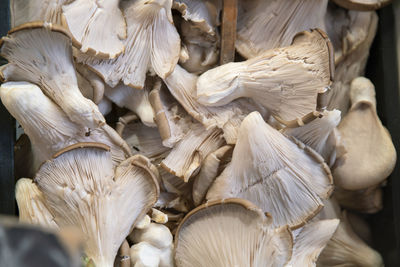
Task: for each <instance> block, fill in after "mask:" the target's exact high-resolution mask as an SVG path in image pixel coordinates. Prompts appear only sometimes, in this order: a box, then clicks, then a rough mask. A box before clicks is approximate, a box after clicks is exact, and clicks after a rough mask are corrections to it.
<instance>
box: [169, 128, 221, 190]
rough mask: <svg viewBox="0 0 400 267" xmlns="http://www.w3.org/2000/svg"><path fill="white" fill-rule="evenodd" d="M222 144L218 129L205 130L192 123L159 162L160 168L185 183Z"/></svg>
mask: <svg viewBox="0 0 400 267" xmlns="http://www.w3.org/2000/svg"><path fill="white" fill-rule="evenodd" d="M224 142H225V140H224V139H223V137H222V132H221V130H220V129H218V128H212V129H209V130H207V129H205V128H204V126H203V125H201V124H200V123H194V124H193V125H192V127H191V128H190V129H189V131H188V133H187V134H186V135H185V137H184V138H183V139H182V140H181V141H180V142H179V143H178V144H176V146H175V147H174V148H173V149H172V150H171V152H170V153H169V154H168V156H167V157H166V158H165V159H164V160H163V161H162V162H161V166H162V167H163V168H164V169H166V170H167V171H168V172H170V173H172V174H173V175H176V176H178V177H180V178H182V179H183V180H184V181H185V182H187V181H189V179H190V178H191V177H192V176H194V175H196V174H197V173H198V171H199V169H200V166H201V163H202V161H203V160H204V158H205V157H206V156H207V155H208V154H209V153H211V152H213V151H215V150H217V149H218V148H219V147H221V146H222V145H223V144H224Z"/></svg>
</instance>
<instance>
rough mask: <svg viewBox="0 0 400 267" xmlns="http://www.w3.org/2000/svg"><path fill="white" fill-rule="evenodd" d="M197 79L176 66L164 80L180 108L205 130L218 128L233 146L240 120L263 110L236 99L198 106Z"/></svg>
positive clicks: (250, 103) (250, 102) (263, 112)
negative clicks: (216, 105) (224, 102)
mask: <svg viewBox="0 0 400 267" xmlns="http://www.w3.org/2000/svg"><path fill="white" fill-rule="evenodd" d="M197 79H198V77H197V76H196V75H194V74H192V73H189V72H187V71H186V70H185V69H183V68H182V67H180V66H179V65H177V66H176V67H175V69H174V71H173V72H172V73H171V75H170V76H168V77H167V78H166V79H164V82H165V83H166V85H167V86H168V89H169V91H170V92H171V94H172V95H173V96H174V98H175V99H176V100H177V101H178V102H179V103H180V104H181V105H182V107H183V108H184V109H185V110H186V111H187V112H188V113H189V114H190V115H191V116H192V117H193V118H194V119H196V120H197V121H199V122H201V123H202V124H203V125H204V126H205V127H206V128H207V129H210V128H213V127H218V128H219V129H222V130H223V135H224V138H225V140H226V142H227V143H228V144H235V143H236V137H237V131H238V129H239V127H240V123H241V122H242V120H243V119H244V118H245V117H246V115H248V114H249V113H250V112H252V111H255V110H257V111H259V112H262V114H263V115H264V114H265V113H266V112H265V109H263V108H262V107H260V106H259V105H257V104H255V103H254V102H252V101H251V100H249V99H237V100H235V101H233V102H231V103H229V104H227V105H224V106H221V107H208V106H204V105H202V104H200V103H199V102H198V101H197V100H196V98H195V95H196V82H197Z"/></svg>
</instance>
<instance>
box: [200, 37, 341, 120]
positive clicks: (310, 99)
mask: <svg viewBox="0 0 400 267" xmlns="http://www.w3.org/2000/svg"><path fill="white" fill-rule="evenodd" d="M331 53H332V54H331ZM333 71H334V66H333V50H332V47H331V44H330V41H329V39H328V37H327V35H326V34H325V33H324V32H322V31H321V30H318V29H316V30H312V31H311V32H301V33H299V34H297V35H296V36H295V38H294V39H293V43H292V45H291V46H288V47H284V48H276V49H272V50H268V51H266V52H265V53H263V54H262V55H260V56H257V57H254V58H252V59H249V60H247V61H244V62H233V63H228V64H225V65H222V66H219V67H216V68H214V69H211V70H209V71H207V72H205V73H203V74H202V75H201V76H200V77H199V79H198V80H197V100H198V101H199V102H200V103H201V104H203V105H207V106H222V105H226V104H228V103H230V102H231V101H232V100H234V99H237V98H240V97H248V98H251V99H252V100H254V101H255V102H257V103H259V104H261V105H262V106H264V107H265V108H266V109H267V110H269V111H270V112H271V113H272V115H274V116H275V117H276V119H278V121H281V122H282V123H284V124H288V123H289V122H290V121H299V120H300V121H301V118H302V117H306V115H308V114H310V113H311V114H312V112H313V111H316V110H317V109H321V108H324V104H323V103H321V99H318V98H319V95H322V94H324V93H325V92H326V90H327V89H328V88H329V86H330V84H331V81H332V79H333ZM320 97H321V96H320ZM321 104H322V106H321Z"/></svg>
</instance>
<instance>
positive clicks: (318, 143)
mask: <svg viewBox="0 0 400 267" xmlns="http://www.w3.org/2000/svg"><path fill="white" fill-rule="evenodd" d="M320 115H321V117H319V118H315V119H314V120H313V121H311V122H309V123H307V124H305V125H303V126H299V127H295V128H289V127H286V128H284V129H283V130H282V132H283V133H285V134H286V135H290V136H294V137H296V138H297V139H299V140H300V141H301V142H303V143H304V144H306V145H308V146H310V147H311V148H313V149H314V150H315V151H316V152H318V153H319V154H320V155H321V156H322V157H323V158H324V159H325V161H326V162H327V163H328V164H329V166H333V164H334V163H335V161H336V157H340V156H342V155H343V154H344V153H345V149H344V147H343V144H342V142H341V140H340V134H339V132H338V131H337V129H336V126H338V124H339V122H340V111H339V110H336V109H335V110H332V111H327V110H325V111H323V112H322V113H321V114H320Z"/></svg>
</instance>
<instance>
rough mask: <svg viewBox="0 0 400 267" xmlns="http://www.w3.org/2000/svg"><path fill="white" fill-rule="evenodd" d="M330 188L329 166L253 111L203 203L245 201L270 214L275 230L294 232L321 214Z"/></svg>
mask: <svg viewBox="0 0 400 267" xmlns="http://www.w3.org/2000/svg"><path fill="white" fill-rule="evenodd" d="M332 189H333V184H332V176H331V173H330V170H329V167H328V166H327V165H326V163H325V162H324V161H323V159H322V157H321V156H320V155H319V154H317V153H316V152H315V151H314V150H312V149H311V148H309V147H307V146H305V145H304V144H302V143H300V142H299V141H297V140H295V139H293V138H292V139H289V138H286V137H285V136H284V135H282V134H281V133H279V132H278V131H277V130H275V129H274V128H272V127H271V126H269V125H268V124H267V123H265V122H264V120H263V119H262V117H261V116H260V114H259V113H257V112H253V113H251V114H250V115H248V116H247V117H246V118H245V119H244V120H243V122H242V125H241V126H240V129H239V134H238V140H237V143H236V146H235V148H234V150H233V155H232V161H231V163H230V164H229V165H228V166H227V167H226V168H225V170H224V171H223V172H222V174H221V175H220V176H219V177H217V179H216V180H215V182H214V183H213V184H212V186H211V188H210V189H209V191H208V193H207V196H206V198H207V200H216V199H225V198H230V197H239V198H245V199H247V200H250V201H252V202H253V203H254V204H256V205H257V206H259V207H260V208H261V209H262V210H263V211H264V212H270V213H271V215H272V218H273V222H272V225H273V226H274V227H279V226H283V225H289V226H290V227H292V228H298V227H300V226H302V225H304V224H305V223H306V222H307V221H308V220H310V219H311V218H312V217H313V216H315V215H316V214H317V213H318V212H319V211H320V209H321V208H322V206H323V204H322V199H326V198H328V197H329V196H330V194H331V191H332Z"/></svg>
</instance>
